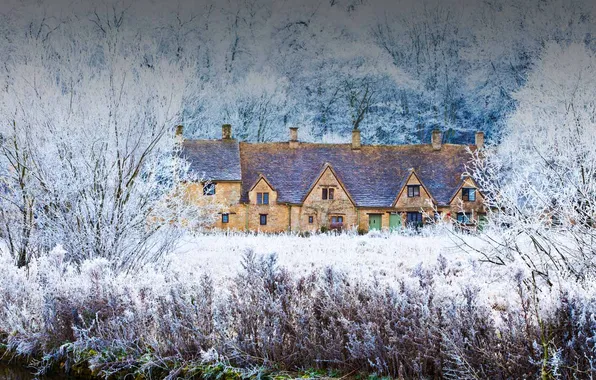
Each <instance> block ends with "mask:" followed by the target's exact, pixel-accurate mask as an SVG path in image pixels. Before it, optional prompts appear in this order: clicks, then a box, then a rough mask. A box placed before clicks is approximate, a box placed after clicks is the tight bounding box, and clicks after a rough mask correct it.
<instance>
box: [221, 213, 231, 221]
mask: <svg viewBox="0 0 596 380" xmlns="http://www.w3.org/2000/svg"><path fill="white" fill-rule="evenodd" d="M221 222H222V223H229V222H230V214H221Z"/></svg>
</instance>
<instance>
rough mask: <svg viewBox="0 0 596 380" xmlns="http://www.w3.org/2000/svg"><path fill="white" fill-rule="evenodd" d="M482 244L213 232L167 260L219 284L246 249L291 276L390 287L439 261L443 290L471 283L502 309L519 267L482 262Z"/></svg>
mask: <svg viewBox="0 0 596 380" xmlns="http://www.w3.org/2000/svg"><path fill="white" fill-rule="evenodd" d="M485 246H486V243H485V242H484V241H483V240H482V239H480V238H478V237H475V236H472V235H454V234H452V233H449V232H445V231H444V232H435V233H429V234H427V235H414V236H405V235H400V234H396V233H393V234H390V233H369V234H367V235H362V236H360V235H354V234H343V235H314V236H311V237H300V236H297V235H257V234H249V235H246V234H229V235H226V234H214V235H201V236H198V237H185V238H183V239H182V241H181V243H180V245H179V247H178V249H177V250H176V252H175V254H174V255H172V257H171V261H172V264H173V267H174V268H176V270H178V271H180V272H183V273H185V274H184V276H189V277H192V276H193V275H194V276H200V275H203V274H205V273H207V274H209V275H210V276H211V277H212V278H214V279H216V280H217V282H218V283H219V284H220V285H222V286H223V285H224V284H226V283H227V282H228V281H229V280H231V279H232V278H233V277H234V276H236V275H237V273H238V272H239V271H241V269H242V260H243V255H244V254H245V252H247V251H248V250H252V251H253V252H254V253H255V254H257V255H263V256H268V255H271V254H275V255H276V256H277V262H278V264H279V266H281V267H284V268H285V269H287V270H289V271H290V272H293V273H294V274H297V275H304V276H306V275H308V274H310V273H312V272H313V270H314V271H317V270H321V269H324V268H327V267H332V268H333V269H334V270H340V271H342V272H345V273H346V274H348V275H349V276H350V277H352V278H357V279H362V280H376V281H381V282H385V283H387V284H390V285H394V284H396V283H397V282H398V281H400V280H403V279H404V278H409V277H413V276H414V273H415V272H416V271H417V270H418V269H421V268H430V267H434V266H436V265H437V262H438V261H439V260H444V262H445V265H446V269H445V278H444V279H442V281H443V280H444V281H447V282H448V283H449V285H450V286H448V287H446V288H445V290H446V291H449V289H452V286H453V287H455V288H458V289H461V288H462V287H465V286H469V285H471V284H473V285H475V286H477V287H478V288H480V289H481V293H482V294H483V295H484V296H485V297H486V298H487V299H488V300H490V301H489V302H490V303H491V304H493V305H501V306H503V307H506V305H509V304H510V302H511V301H509V300H508V299H511V298H512V297H511V295H512V284H513V283H515V281H513V279H512V277H513V276H515V275H516V273H519V271H526V268H525V267H523V266H522V265H521V263H519V264H518V265H515V264H513V265H512V266H509V267H507V268H504V267H501V266H496V265H494V264H490V263H485V262H483V261H482V259H483V257H482V256H481V255H480V254H479V253H477V252H478V251H480V252H481V251H483V249H484V248H486V247H485Z"/></svg>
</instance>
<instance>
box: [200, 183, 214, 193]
mask: <svg viewBox="0 0 596 380" xmlns="http://www.w3.org/2000/svg"><path fill="white" fill-rule="evenodd" d="M203 195H215V184H214V183H213V182H209V183H206V184H204V185H203Z"/></svg>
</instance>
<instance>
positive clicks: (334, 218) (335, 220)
mask: <svg viewBox="0 0 596 380" xmlns="http://www.w3.org/2000/svg"><path fill="white" fill-rule="evenodd" d="M343 222H344V217H343V216H332V217H331V224H342V223H343Z"/></svg>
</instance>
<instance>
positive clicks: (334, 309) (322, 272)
mask: <svg viewBox="0 0 596 380" xmlns="http://www.w3.org/2000/svg"><path fill="white" fill-rule="evenodd" d="M293 238H295V237H285V238H284V239H293ZM323 238H325V239H327V237H323ZM269 239H271V238H269ZM353 239H360V237H353ZM356 245H357V244H356V243H355V246H356ZM63 256H64V253H63V252H62V251H61V250H54V251H52V254H50V255H48V256H44V257H42V258H39V259H34V260H33V261H32V262H31V265H30V268H29V272H28V273H27V272H26V271H25V270H24V269H16V268H15V267H12V269H11V270H9V271H7V273H6V276H3V277H2V279H1V280H0V305H2V306H1V308H0V337H1V339H2V340H3V341H4V342H3V343H6V344H7V349H8V351H9V352H10V353H13V354H17V355H22V356H30V357H31V358H36V359H41V360H39V361H34V362H33V363H34V364H35V365H36V366H37V367H38V368H39V369H40V371H44V370H48V369H50V368H52V367H53V366H55V365H57V364H58V363H62V364H64V366H65V368H67V369H71V370H72V371H82V370H83V369H85V368H90V369H91V370H92V371H93V373H95V374H96V375H100V376H104V377H107V376H109V375H117V376H123V375H124V374H143V375H146V376H153V377H156V378H162V377H166V376H171V378H175V377H180V378H185V377H186V378H190V377H192V376H195V375H198V374H204V375H206V374H213V373H216V372H217V371H220V372H221V371H224V372H225V373H226V374H227V375H230V376H233V377H234V376H241V375H242V376H250V375H251V374H253V375H254V374H255V372H254V371H255V369H257V370H258V371H269V370H273V369H276V370H286V371H300V370H303V369H306V368H315V369H318V370H323V371H339V373H352V372H358V371H361V372H368V373H373V372H374V373H378V374H380V375H388V376H392V377H398V376H402V377H404V378H418V377H427V378H435V377H445V378H521V377H534V376H536V375H537V374H539V373H540V372H541V371H543V370H546V371H547V373H550V374H552V375H555V374H558V375H560V376H561V377H564V378H565V377H573V376H574V375H575V376H580V377H581V376H583V375H587V374H589V373H591V374H594V363H595V358H596V352H595V348H594V347H595V346H594V343H595V339H596V333H595V332H596V322H595V321H596V319H595V317H594V316H595V312H596V297H595V295H596V293H595V292H596V291H595V290H594V287H592V288H590V287H588V286H587V285H590V284H585V285H582V284H580V283H562V284H559V285H557V286H556V288H555V287H553V288H551V290H549V291H543V292H540V293H537V292H536V291H535V290H536V288H535V287H532V286H530V284H529V281H530V280H531V277H528V275H527V273H530V272H528V271H523V270H519V271H517V272H514V273H509V271H508V272H503V273H502V274H500V275H499V276H500V277H501V279H502V281H506V282H505V283H504V285H505V286H506V287H507V289H508V292H509V293H510V297H509V298H508V299H506V300H503V301H499V302H496V301H495V300H494V298H492V297H489V296H487V295H488V294H489V293H490V289H487V288H486V285H483V282H480V281H477V280H476V278H477V277H478V276H483V275H486V273H487V272H486V271H484V269H483V267H481V266H479V265H472V266H470V267H469V268H468V267H462V266H461V264H458V263H454V262H453V261H450V260H449V258H448V257H445V256H442V255H439V256H438V257H437V258H436V259H435V260H433V261H428V262H426V263H420V264H418V265H416V266H414V267H413V268H411V269H407V268H401V269H397V270H395V273H393V275H394V280H393V281H381V280H380V279H379V278H374V277H373V278H359V277H356V276H354V275H350V274H349V273H347V272H345V271H342V270H338V269H336V268H333V267H313V269H311V270H309V271H307V272H303V273H297V272H293V271H291V270H290V269H288V268H285V267H283V266H281V265H280V264H279V263H278V262H277V257H276V256H275V255H268V256H262V255H257V254H255V253H254V251H252V250H247V251H245V252H244V254H243V259H242V265H241V268H240V269H239V270H238V272H237V273H235V274H234V273H232V274H231V277H230V278H228V279H225V280H221V281H217V282H214V281H212V280H211V277H210V276H208V275H206V274H204V273H202V272H201V271H196V272H195V271H194V270H193V269H192V268H183V267H179V266H176V265H173V264H172V263H170V264H169V265H165V266H162V267H159V268H157V267H145V268H144V269H143V270H141V271H138V272H136V273H134V274H130V275H123V274H122V273H118V272H114V271H113V270H112V269H111V267H110V266H109V265H108V263H107V262H106V261H105V260H103V259H97V260H90V261H85V262H84V263H83V264H82V265H81V267H80V269H77V268H76V267H74V265H73V264H69V263H66V262H64V260H63V259H62V258H63ZM0 259H1V260H2V262H1V264H2V265H3V267H4V268H11V267H10V266H11V265H14V264H13V262H12V261H11V259H10V258H9V257H7V255H5V254H3V255H2V256H0ZM586 289H588V290H586ZM545 332H546V335H545ZM545 362H546V365H545V364H544V363H545ZM239 368H243V369H239ZM214 371H215V372H214ZM590 371H591V372H590Z"/></svg>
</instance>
